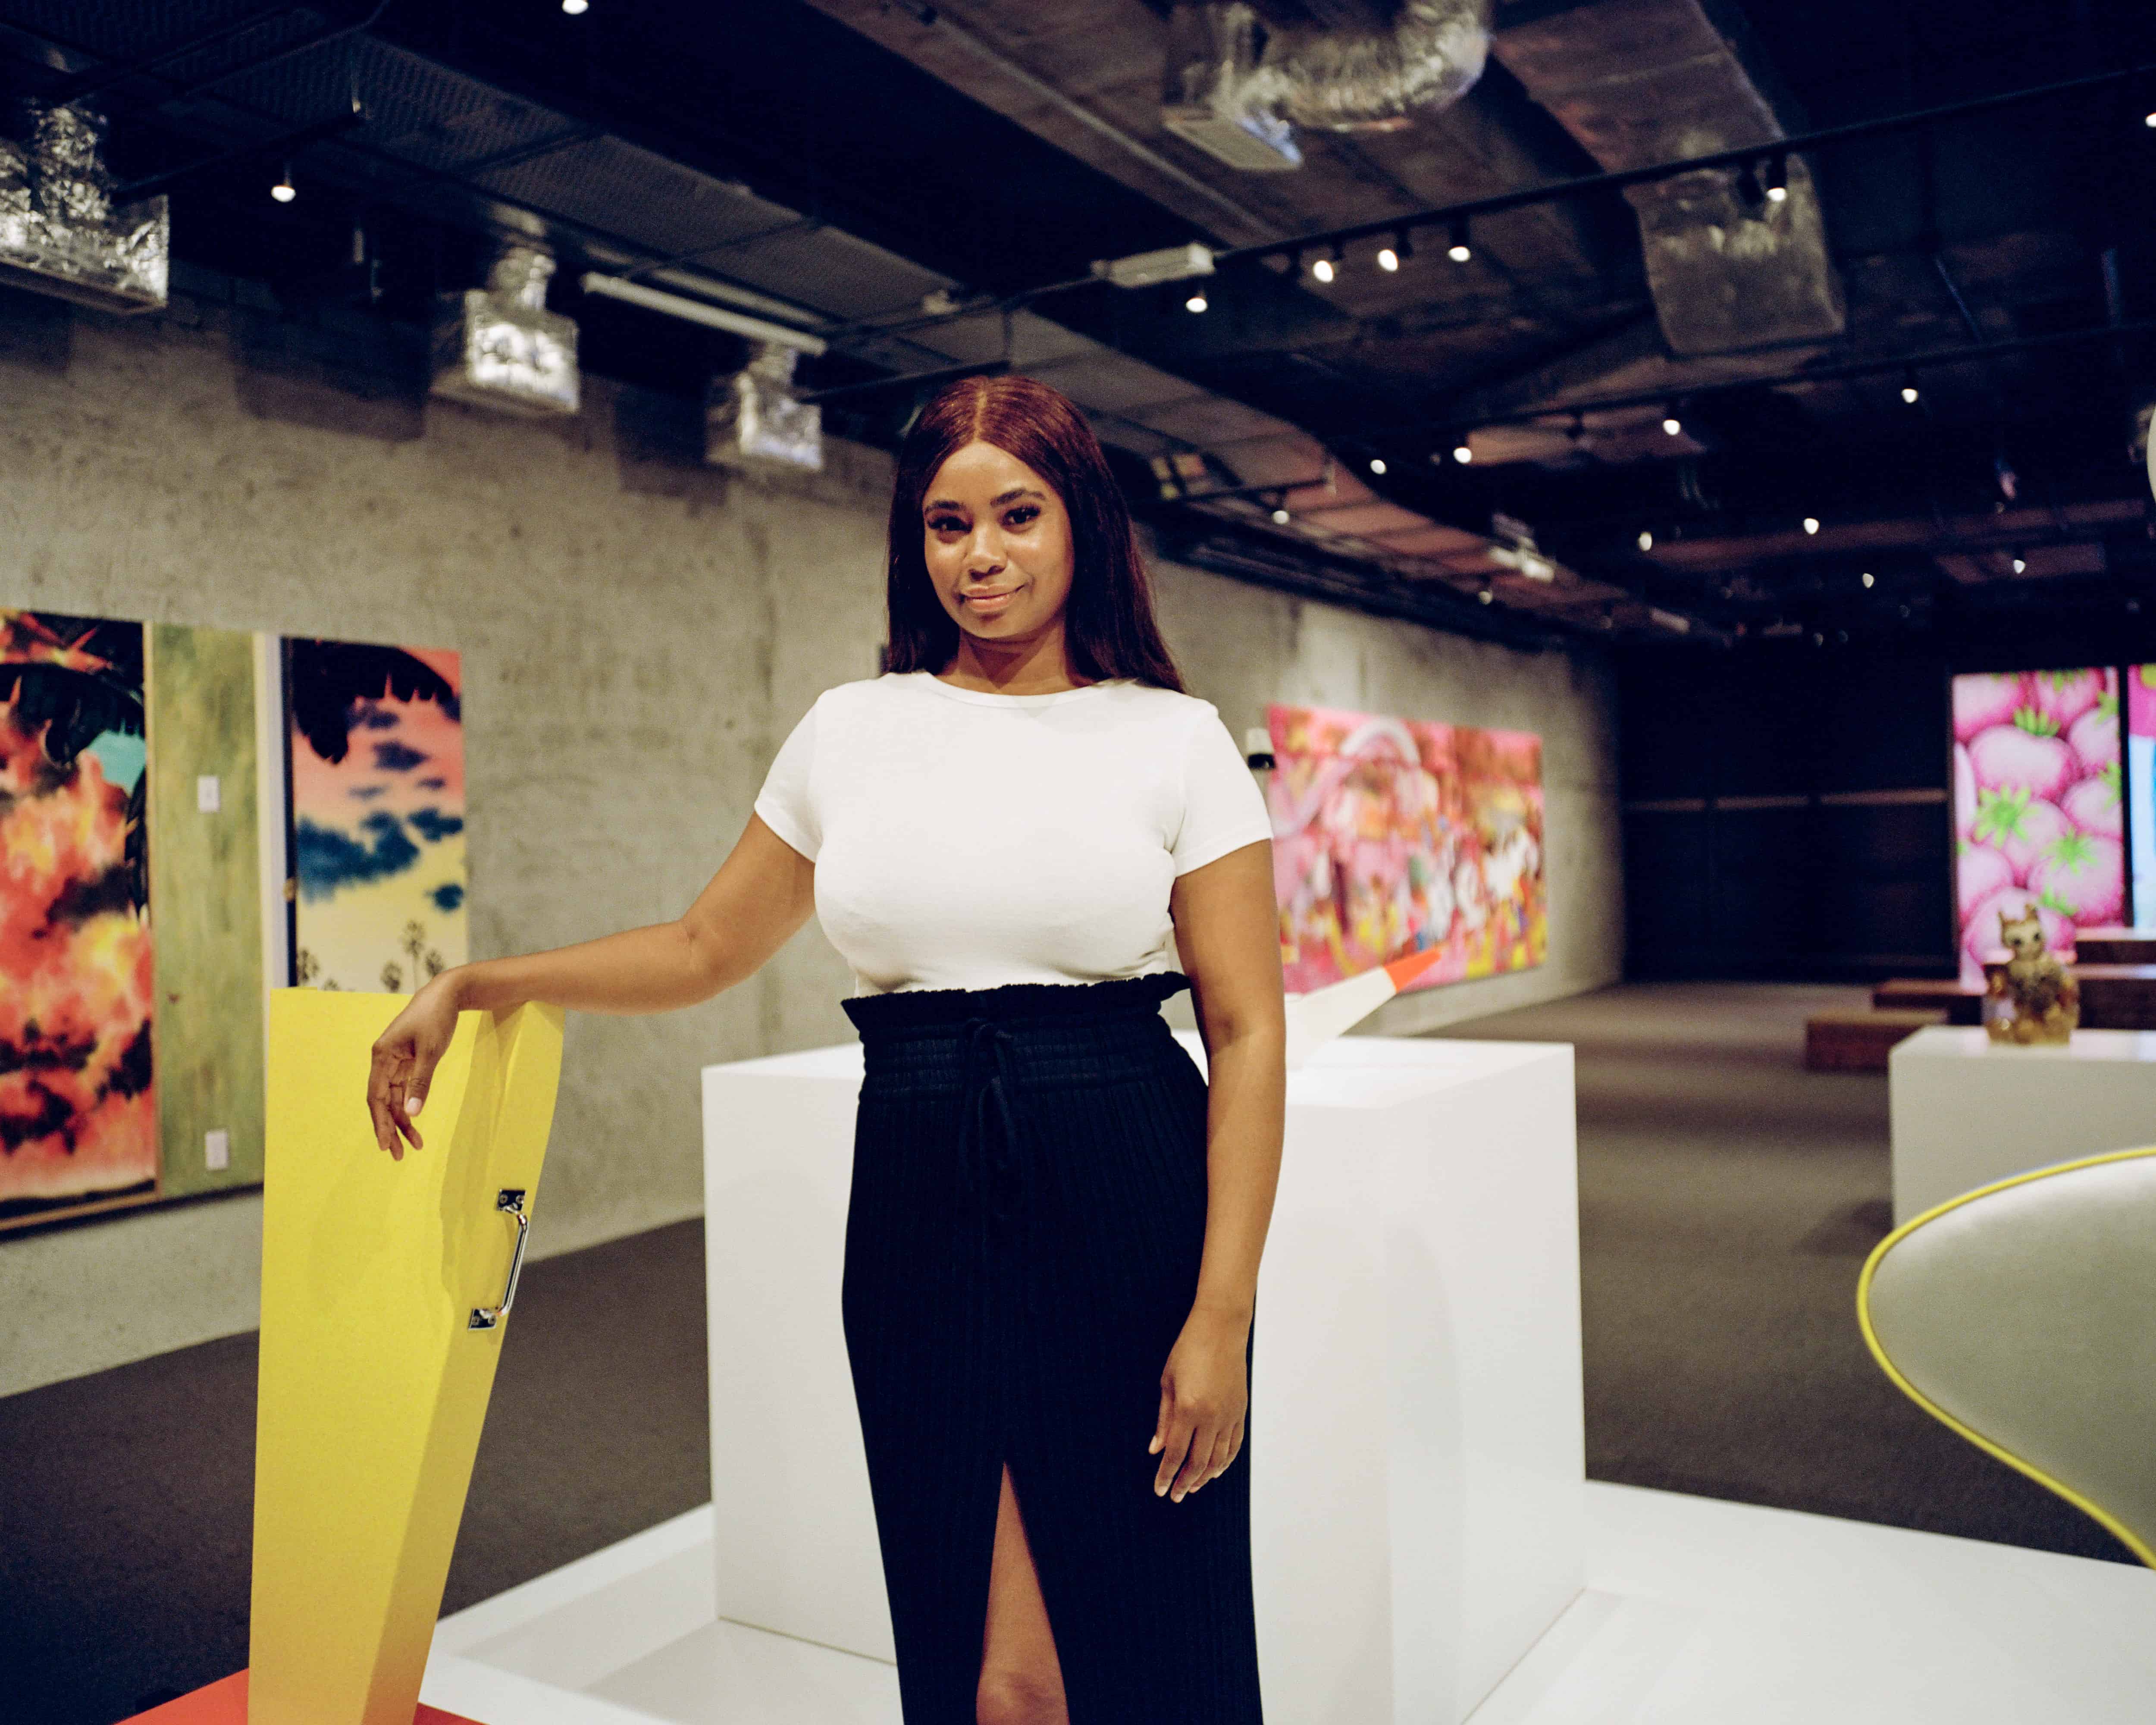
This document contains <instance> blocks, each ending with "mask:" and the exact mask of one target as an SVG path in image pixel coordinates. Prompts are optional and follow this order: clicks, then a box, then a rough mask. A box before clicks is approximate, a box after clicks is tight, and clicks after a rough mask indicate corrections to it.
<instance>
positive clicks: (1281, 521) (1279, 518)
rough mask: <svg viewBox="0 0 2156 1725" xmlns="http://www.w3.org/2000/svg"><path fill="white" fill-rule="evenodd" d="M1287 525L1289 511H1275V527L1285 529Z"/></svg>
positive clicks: (1283, 509) (1282, 509)
mask: <svg viewBox="0 0 2156 1725" xmlns="http://www.w3.org/2000/svg"><path fill="white" fill-rule="evenodd" d="M1287 524H1288V512H1287V511H1286V509H1285V508H1281V509H1276V510H1275V511H1273V525H1274V526H1276V527H1285V526H1286V525H1287Z"/></svg>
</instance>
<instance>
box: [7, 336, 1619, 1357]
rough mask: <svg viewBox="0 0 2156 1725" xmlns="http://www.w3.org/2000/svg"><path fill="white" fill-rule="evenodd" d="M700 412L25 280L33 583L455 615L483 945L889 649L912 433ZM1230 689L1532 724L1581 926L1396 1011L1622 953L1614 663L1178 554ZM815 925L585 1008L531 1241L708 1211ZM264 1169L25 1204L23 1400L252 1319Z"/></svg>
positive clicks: (175, 598) (314, 617)
mask: <svg viewBox="0 0 2156 1725" xmlns="http://www.w3.org/2000/svg"><path fill="white" fill-rule="evenodd" d="M695 438H696V427H695V424H694V416H693V415H685V414H684V413H680V411H678V410H676V409H675V408H673V407H671V406H670V405H669V404H668V403H662V402H658V401H655V400H654V399H653V398H649V397H643V396H639V395H635V394H633V393H629V392H625V391H617V390H614V389H613V388H609V387H608V386H607V385H606V384H604V383H603V382H599V381H598V380H593V382H592V385H591V388H590V391H589V398H588V405H587V407H586V410H585V412H584V413H583V415H582V416H581V417H580V418H578V419H577V420H576V421H575V422H574V423H572V424H568V425H567V426H556V425H535V424H526V423H524V422H520V421H516V420H511V419H503V418H495V417H490V416H485V415H482V414H480V413H475V412H472V411H470V410H467V409H464V408H458V407H455V406H451V405H444V404H436V403H429V404H426V405H424V406H422V405H421V404H419V403H417V402H416V401H414V400H412V399H409V398H405V397H402V396H399V395H398V394H397V393H395V392H394V391H385V390H384V389H383V388H382V386H381V385H380V383H379V381H378V379H377V378H373V377H370V376H368V375H367V374H365V373H364V372H355V371H354V370H352V368H351V367H343V366H341V364H340V362H339V360H338V357H337V355H336V351H335V344H334V343H333V342H324V341H321V340H316V341H312V342H311V343H310V342H308V341H295V340H294V339H292V337H291V335H290V331H287V330H280V328H279V327H277V326H273V325H271V324H270V323H269V322H268V321H267V320H266V319H264V318H263V317H261V316H256V315H252V314H247V313H244V312H236V311H231V310H228V309H226V308H222V307H208V306H204V305H202V304H200V303H198V302H182V304H181V305H179V306H178V307H177V309H176V311H174V313H173V314H172V315H171V316H167V317H163V318H159V319H152V320H142V321H126V322H122V321H115V320H110V319H105V318H102V317H98V316H87V315H85V316H74V317H69V316H56V315H55V314H54V311H52V310H50V309H49V308H48V307H46V306H45V305H43V304H42V303H40V302H33V301H24V300H20V299H19V298H13V297H9V298H6V299H0V606H8V607H13V608H49V609H54V610H64V611H71V612H79V613H89V614H102V615H108V616H115V617H125V618H141V619H151V620H158V621H168V622H174V623H187V624H215V625H221V626H223V627H228V628H236V629H266V630H271V631H275V632H278V633H282V634H320V635H326V636H333V637H342V638H345V639H357V640H370V639H371V640H384V641H394V642H406V643H411V644H425V645H443V646H453V647H456V648H458V649H461V650H462V652H463V654H464V655H465V659H464V665H465V679H466V687H465V718H466V724H467V749H468V759H467V773H468V798H469V814H470V866H471V888H472V900H471V902H472V906H473V910H472V919H473V920H472V937H473V950H474V952H475V956H480V957H485V956H488V955H490V954H494V953H499V952H508V951H513V950H523V949H530V948H532V947H545V946H552V945H557V944H560V943H562V942H569V941H573V940H577V939H582V938H585V937H590V936H592V935H595V934H598V933H603V932H607V931H609V930H612V929H614V928H619V927H627V926H630V925H634V924H636V923H640V922H654V921H658V920H661V919H664V918H667V917H670V916H675V915H677V914H678V913H679V912H680V910H681V908H682V907H683V906H685V904H686V903H687V902H688V901H689V900H690V898H691V897H692V896H694V895H695V893H696V891H697V890H698V889H699V888H700V887H701V886H703V884H704V882H705V881H706V880H707V879H708V878H709V876H710V875H711V872H712V870H714V869H715V868H716V866H717V865H718V864H719V862H720V861H721V860H722V859H723V858H724V856H725V855H726V850H727V849H728V848H729V847H730V846H731V844H732V843H733V841H734V839H735V838H736V837H737V835H738V834H739V833H740V830H741V828H742V824H743V823H744V822H745V821H746V819H747V815H748V810H749V806H750V803H751V802H752V799H753V798H754V795H755V793H756V790H757V787H758V785H759V784H760V783H761V782H762V775H763V773H764V770H765V768H766V767H767V764H768V762H769V760H770V757H771V754H772V752H773V750H774V749H775V747H777V745H778V742H779V741H780V739H782V738H783V737H784V735H785V733H786V732H787V731H788V728H789V727H790V726H792V725H793V722H794V721H795V720H796V719H797V718H798V716H799V715H800V714H801V713H802V712H803V711H804V710H805V709H806V708H807V706H808V704H809V702H810V701H812V700H813V699H814V696H815V695H816V694H817V692H818V691H820V690H821V689H823V688H824V687H826V686H828V685H831V684H833V683H837V682H841V681H844V680H849V679H851V678H855V677H860V676H866V675H872V674H873V673H874V671H875V648H876V644H877V643H878V641H879V640H880V639H881V636H882V615H881V607H882V601H881V575H880V567H881V536H882V523H881V512H882V508H883V504H884V497H885V489H886V487H887V485H888V481H889V466H888V463H887V461H886V459H885V458H884V457H883V456H881V455H880V454H876V453H875V452H873V451H869V450H864V449H853V448H850V447H845V446H839V447H838V448H836V449H834V451H833V459H832V464H831V471H829V472H828V473H827V474H826V475H824V476H823V477H821V478H819V479H816V480H803V481H798V482H794V481H789V482H785V483H777V482H763V481H745V480H729V479H727V478H725V477H722V476H721V475H716V474H714V473H711V472H709V471H706V470H703V469H701V467H700V466H698V465H696V462H695V459H694V443H695ZM1158 578H1159V585H1160V590H1161V598H1162V605H1163V614H1164V621H1165V624H1166V627H1167V629H1168V634H1169V638H1170V639H1171V642H1172V644H1173V646H1174V648H1175V649H1176V651H1177V652H1178V655H1180V656H1181V658H1182V660H1183V665H1184V666H1185V669H1186V671H1187V673H1188V676H1189V679H1190V681H1191V684H1192V686H1193V689H1194V690H1195V691H1196V692H1198V693H1199V694H1201V695H1203V696H1205V697H1206V698H1208V699H1209V700H1212V701H1215V702H1217V703H1218V704H1219V706H1220V708H1221V711H1222V714H1223V716H1224V718H1225V719H1226V720H1227V721H1228V722H1229V724H1230V725H1231V726H1234V727H1235V729H1236V730H1237V731H1238V732H1240V730H1241V728H1242V727H1243V726H1246V725H1255V724H1256V723H1258V722H1260V719H1261V717H1262V711H1263V707H1264V705H1265V702H1266V701H1269V700H1287V701H1310V702H1317V703H1322V704H1326V705H1334V706H1358V707H1367V708H1371V709H1374V710H1377V711H1389V712H1396V713H1400V714H1404V715H1409V716H1420V717H1429V718H1442V719H1450V720H1456V721H1464V722H1471V723H1478V724H1497V725H1509V726H1520V727H1523V728H1528V729H1533V730H1537V731H1540V732H1543V735H1544V737H1546V738H1547V739H1548V756H1547V768H1546V770H1547V772H1548V778H1549V816H1548V828H1549V831H1550V834H1551V855H1550V860H1549V866H1550V870H1551V875H1552V878H1553V889H1554V911H1553V952H1552V957H1551V962H1550V963H1549V964H1548V966H1547V967H1546V968H1543V969H1542V970H1541V971H1538V972H1536V973H1529V974H1526V975H1521V976H1515V977H1510V978H1503V979H1501V980H1498V981H1495V982H1491V983H1476V984H1470V985H1466V986H1462V987H1459V988H1452V989H1449V990H1445V991H1441V992H1440V993H1435V994H1431V995H1425V996H1423V997H1420V998H1419V999H1414V1000H1411V1001H1404V1002H1401V1003H1398V1004H1396V1005H1395V1006H1394V1007H1393V1008H1390V1009H1388V1013H1389V1017H1388V1019H1387V1020H1386V1021H1385V1023H1384V1024H1382V1025H1381V1026H1380V1027H1379V1028H1383V1029H1417V1028H1426V1027H1428V1026H1430V1025H1432V1024H1438V1023H1442V1022H1446V1021H1449V1020H1450V1019H1455V1018H1459V1017H1463V1016H1466V1015H1469V1014H1474V1013H1479V1012H1483V1011H1487V1010H1492V1009H1496V1008H1498V1007H1501V1006H1509V1005H1515V1004H1524V1003H1526V1002H1527V1001H1531V1000H1537V999H1548V998H1553V997H1554V996H1557V995H1561V994H1564V993H1573V992H1575V991H1577V990H1578V989H1581V988H1589V987H1593V986H1595V985H1597V984H1599V983H1604V982H1608V981H1609V980H1612V979H1614V978H1615V977H1616V975H1617V974H1618V973H1619V970H1620V964H1621V953H1620V938H1621V936H1620V929H1621V906H1620V895H1619V886H1618V876H1617V855H1616V843H1617V822H1616V798H1615V765H1614V747H1613V737H1612V734H1611V724H1612V711H1613V705H1612V700H1611V696H1610V691H1609V683H1608V679H1607V677H1606V675H1604V674H1603V673H1602V672H1601V671H1600V670H1594V669H1583V668H1582V667H1580V666H1578V665H1574V664H1572V663H1569V662H1568V661H1567V660H1563V659H1562V658H1559V657H1557V656H1554V655H1544V656H1541V657H1529V656H1522V655H1513V654H1510V653H1507V652H1504V651H1502V650H1500V649H1491V648H1484V647H1480V646H1476V645H1475V644H1470V643H1467V642H1464V641H1460V640H1457V639H1451V638H1449V637H1443V636H1439V635H1436V634H1431V633H1430V632H1428V631H1424V630H1421V629H1415V628H1413V627H1410V626H1408V625H1404V624H1391V623H1384V622H1379V621H1376V620H1373V619H1368V618H1364V617H1361V616H1358V615H1354V614H1348V613H1344V612H1340V611H1337V610H1334V609H1332V608H1327V607H1325V606H1322V605H1315V604H1308V603H1302V602H1300V601H1297V600H1295V599H1292V598H1286V597H1284V596H1282V595H1279V594H1276V593H1266V592H1262V591H1260V590H1257V589H1254V588H1246V587H1243V586H1240V585H1238V584H1236V583H1232V582H1229V581H1225V580H1223V579H1220V578H1216V577H1213V576H1209V575H1206V574H1202V573H1199V572H1193V571H1189V570H1185V569H1180V568H1177V567H1172V566H1163V567H1161V568H1160V569H1159V571H1158ZM848 986H849V983H848V977H847V973H846V970H845V967H844V964H843V963H841V962H840V961H839V958H838V957H837V955H836V954H835V953H834V952H832V950H831V949H830V947H829V946H828V944H826V943H825V942H824V939H823V937H822V936H821V934H820V932H819V931H818V930H817V929H816V928H815V927H814V925H813V924H812V925H811V926H810V927H808V928H807V929H805V930H804V931H803V932H802V934H801V935H800V936H799V937H798V938H797V939H796V940H795V941H794V942H793V944H792V945H791V946H789V947H788V949H787V950H786V952H784V953H783V954H782V955H781V956H780V957H779V958H778V959H777V960H776V961H774V962H773V963H772V964H771V965H770V966H768V967H767V968H766V969H765V971H764V972H763V973H762V974H761V975H759V976H758V977H757V978H756V979H755V980H754V981H752V982H751V983H747V984H744V985H743V986H742V987H741V988H737V989H735V990H733V991H731V993H727V994H726V995H723V996H721V997H720V998H719V999H717V1000H715V1001H713V1002H711V1003H710V1004H707V1005H706V1006H704V1007H701V1008H699V1009H694V1010H691V1011H687V1012H683V1013H678V1014H671V1015H669V1016H665V1017H660V1018H651V1019H603V1018H591V1017H577V1018H575V1019H572V1021H571V1024H570V1029H569V1039H568V1047H567V1066H566V1070H565V1072H564V1077H563V1085H562V1100H561V1106H560V1111H559V1115H558V1117H557V1125H556V1128H555V1132H554V1138H553V1145H552V1151H551V1153H550V1155H549V1158H548V1163H547V1179H546V1189H545V1193H544V1195H543V1200H542V1204H541V1205H540V1207H539V1210H538V1214H537V1219H536V1223H535V1228H534V1232H535V1240H534V1250H536V1251H539V1252H541V1253H549V1252H559V1251H563V1250H571V1249H573V1248H575V1247H577V1246H581V1245H588V1244H591V1243H593V1242H595V1241H598V1240H604V1239H609V1238H613V1237H615V1236H618V1235H623V1234H626V1233H629V1232H633V1231H634V1230H639V1229H644V1228H648V1227H652V1226H654V1225H657V1224H661V1223H665V1222H669V1221H672V1220H675V1219H679V1218H681V1217H684V1216H687V1215H691V1214H696V1211H697V1210H698V1209H699V1208H700V1204H701V1173H700V1166H699V1148H698V1142H697V1132H698V1122H697V1085H696V1071H697V1069H698V1068H699V1067H700V1066H701V1065H705V1064H706V1063H708V1062H711V1061H713V1060H733V1059H740V1058H744V1057H747V1056H749V1055H757V1054H763V1053H770V1052H775V1051H778V1050H784V1049H789V1048H797V1047H802V1046H806V1045H814V1044H816V1043H819V1042H824V1041H829V1040H838V1039H840V1038H843V1037H845V1036H848V1035H850V1034H851V1030H850V1026H849V1025H848V1024H847V1022H846V1020H845V1019H844V1014H842V1013H841V1011H840V1010H839V1005H838V1002H839V999H840V998H841V997H842V996H843V995H844V993H845V992H846V990H847V988H848ZM259 1216H260V1209H259V1200H258V1199H254V1198H253V1197H238V1198H233V1199H222V1200H218V1201H215V1202H211V1203H203V1204H190V1205H183V1206H177V1207H174V1208H171V1209H162V1210H153V1211H149V1212H141V1213H136V1214H131V1215H128V1216H125V1217H123V1218H121V1219H114V1220H111V1221H106V1222H100V1223H95V1224H84V1225H80V1226H76V1227H69V1228H61V1229H54V1230H46V1231H44V1232H41V1233H36V1234H31V1235H18V1236H14V1237H8V1236H0V1394H4V1393H7V1392H9V1391H13V1390H17V1389H25V1388H28V1387H30V1386H32V1385H34V1384H40V1383H45V1382H50V1381H53V1380H55V1379H58V1378H66V1377H70V1376H74V1375H76V1374H78V1373H85V1372H89V1371H94V1370H97V1369H100V1368H104V1367H106V1366H110V1365H114V1364H117V1363H122V1362H124V1361H126V1360H129V1359H134V1358H141V1357H143V1356H146V1355H147V1354H151V1353H157V1352H160V1351H162V1350H165V1349H167V1348H176V1347H181V1346H184V1345H187V1344H188V1343H194V1342H198V1341H202V1340H206V1339H208V1338H209V1337H214V1336H218V1335H224V1334H230V1333H233V1332H238V1331H241V1330H244V1329H247V1328H249V1327H253V1325H254V1322H255V1321H256V1316H255V1308H254V1285H255V1279H256V1275H257V1271H258V1269H259Z"/></svg>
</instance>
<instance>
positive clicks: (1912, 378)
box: [1902, 368, 1917, 408]
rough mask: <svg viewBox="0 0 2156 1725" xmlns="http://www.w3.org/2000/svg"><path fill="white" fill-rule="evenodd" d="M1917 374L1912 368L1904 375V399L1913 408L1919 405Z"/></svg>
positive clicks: (1903, 373)
mask: <svg viewBox="0 0 2156 1725" xmlns="http://www.w3.org/2000/svg"><path fill="white" fill-rule="evenodd" d="M1902 400H1903V401H1905V402H1907V403H1908V404H1909V405H1910V406H1911V407H1912V408H1913V407H1914V406H1916V404H1917V373H1916V372H1915V371H1914V369H1913V368H1912V369H1911V370H1909V371H1907V372H1902Z"/></svg>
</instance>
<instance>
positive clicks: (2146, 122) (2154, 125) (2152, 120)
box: [2141, 114, 2156, 131]
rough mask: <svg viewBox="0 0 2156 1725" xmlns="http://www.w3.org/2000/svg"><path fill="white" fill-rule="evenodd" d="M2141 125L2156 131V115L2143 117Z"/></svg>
mask: <svg viewBox="0 0 2156 1725" xmlns="http://www.w3.org/2000/svg"><path fill="white" fill-rule="evenodd" d="M2141 123H2142V124H2143V126H2147V127H2148V129H2149V130H2150V131H2156V114H2144V115H2143V116H2141Z"/></svg>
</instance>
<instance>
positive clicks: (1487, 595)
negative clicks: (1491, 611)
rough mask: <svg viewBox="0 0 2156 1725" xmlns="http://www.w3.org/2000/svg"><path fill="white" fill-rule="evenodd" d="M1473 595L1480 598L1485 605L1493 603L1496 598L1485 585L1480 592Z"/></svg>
mask: <svg viewBox="0 0 2156 1725" xmlns="http://www.w3.org/2000/svg"><path fill="white" fill-rule="evenodd" d="M1475 597H1476V598H1478V599H1480V600H1481V602H1482V603H1484V604H1486V605H1487V604H1491V603H1495V602H1496V598H1497V595H1496V594H1495V593H1492V592H1491V591H1490V589H1489V588H1483V589H1482V590H1481V592H1480V593H1476V595H1475Z"/></svg>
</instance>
